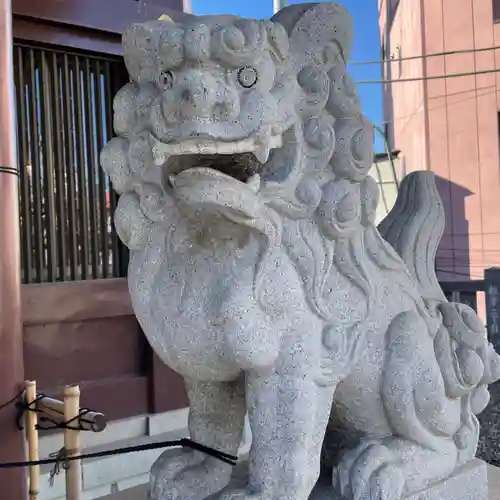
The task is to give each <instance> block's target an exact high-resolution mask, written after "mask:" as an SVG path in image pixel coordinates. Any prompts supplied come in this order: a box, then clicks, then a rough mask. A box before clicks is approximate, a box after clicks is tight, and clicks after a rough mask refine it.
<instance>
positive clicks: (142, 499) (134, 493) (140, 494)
mask: <svg viewBox="0 0 500 500" xmlns="http://www.w3.org/2000/svg"><path fill="white" fill-rule="evenodd" d="M98 500H147V489H146V486H137V487H136V488H130V489H129V490H125V491H120V492H118V493H114V494H113V495H106V496H105V497H101V498H99V499H98Z"/></svg>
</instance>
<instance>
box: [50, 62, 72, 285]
mask: <svg viewBox="0 0 500 500" xmlns="http://www.w3.org/2000/svg"><path fill="white" fill-rule="evenodd" d="M51 56H52V57H51V63H52V64H51V66H52V68H51V71H52V85H53V87H52V88H53V93H54V95H53V102H52V107H53V115H54V129H53V135H54V138H55V141H54V142H55V144H54V149H55V155H56V161H55V164H54V176H55V181H56V213H57V221H58V232H57V254H58V268H59V279H60V280H61V281H66V280H67V279H68V274H69V272H68V271H69V269H68V265H67V263H68V258H67V241H68V230H67V216H66V201H65V200H66V182H65V175H64V147H65V144H66V141H65V140H64V139H65V134H64V128H63V126H62V125H63V110H62V102H61V87H62V82H61V80H62V74H61V69H60V64H59V58H58V54H57V53H56V52H52V54H51Z"/></svg>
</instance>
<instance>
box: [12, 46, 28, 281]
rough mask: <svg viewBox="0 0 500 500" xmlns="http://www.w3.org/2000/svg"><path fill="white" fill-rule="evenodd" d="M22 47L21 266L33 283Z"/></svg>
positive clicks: (18, 78) (18, 74) (18, 52)
mask: <svg viewBox="0 0 500 500" xmlns="http://www.w3.org/2000/svg"><path fill="white" fill-rule="evenodd" d="M23 52H24V51H23V49H22V48H21V47H17V48H16V49H15V52H14V60H15V63H16V64H15V73H14V76H15V86H16V105H17V134H18V158H19V176H20V190H19V195H20V212H21V214H20V215H21V217H20V218H21V220H22V223H21V229H22V233H21V267H22V270H23V276H22V280H23V283H31V282H32V280H33V261H32V260H33V259H32V252H33V244H32V238H31V230H32V227H33V222H32V214H31V209H32V208H31V189H30V172H29V167H28V164H29V161H30V160H29V148H28V123H27V120H26V113H27V111H26V83H25V70H24V66H25V61H24V53H23Z"/></svg>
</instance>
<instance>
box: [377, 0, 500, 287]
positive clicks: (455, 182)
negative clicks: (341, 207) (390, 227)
mask: <svg viewBox="0 0 500 500" xmlns="http://www.w3.org/2000/svg"><path fill="white" fill-rule="evenodd" d="M379 4H383V2H381V1H379ZM381 9H382V10H385V9H384V6H383V5H381ZM380 25H381V33H383V31H384V25H385V16H383V15H382V16H381V18H380ZM398 44H399V45H400V46H401V55H402V57H408V56H413V55H421V54H422V52H425V53H427V54H429V53H435V52H443V51H455V50H463V49H471V48H473V47H476V48H480V47H491V46H493V45H495V44H498V45H500V25H496V26H495V25H494V23H493V13H492V1H491V0H402V1H401V2H400V6H399V9H398V12H397V15H396V17H395V19H394V21H393V25H392V28H391V45H392V47H391V52H392V53H393V54H396V50H395V49H396V45H398ZM496 59H497V61H495V53H494V51H488V52H478V53H475V54H474V53H468V54H453V55H448V56H440V57H431V58H427V59H426V60H417V61H408V62H406V63H404V64H403V65H402V67H403V71H402V72H401V75H400V74H399V72H398V71H397V70H394V69H393V70H392V71H393V75H392V78H393V79H394V80H397V79H398V78H411V77H414V76H427V77H432V76H438V75H443V74H452V73H463V72H474V71H476V72H477V71H481V70H487V69H494V68H495V67H499V68H500V51H498V52H497V54H496ZM392 66H393V68H394V67H397V63H396V62H395V63H392ZM499 84H500V75H499V74H487V75H475V76H465V77H460V78H447V79H440V80H427V81H425V82H410V83H407V82H406V83H404V82H400V83H393V84H392V89H393V103H392V107H393V114H394V138H395V144H394V146H395V147H396V148H397V149H401V151H402V155H403V156H404V158H405V162H406V165H407V171H411V170H417V169H425V168H429V169H431V170H433V171H434V172H436V174H437V175H438V176H439V177H440V178H442V180H438V182H439V187H440V191H441V195H442V197H443V201H444V203H445V209H446V211H447V224H446V231H445V237H444V239H443V243H442V248H441V251H440V253H439V256H438V262H437V267H438V268H439V269H442V270H445V271H448V272H447V273H442V274H441V277H442V278H443V279H455V280H464V279H467V277H469V276H470V277H471V278H481V277H482V275H483V269H484V267H491V266H500V158H499V140H498V133H499V132H498V130H499V128H498V118H497V112H498V109H499V107H500V106H499V105H500V95H499V93H498V90H499V89H500V86H499ZM385 104H386V105H387V103H385Z"/></svg>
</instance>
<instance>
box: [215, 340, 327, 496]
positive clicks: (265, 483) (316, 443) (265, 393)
mask: <svg viewBox="0 0 500 500" xmlns="http://www.w3.org/2000/svg"><path fill="white" fill-rule="evenodd" d="M300 350H301V346H300V347H299V346H296V347H295V349H294V351H295V352H293V350H291V349H290V350H288V349H284V351H285V352H286V355H283V356H282V358H281V359H279V360H278V364H277V367H276V368H275V369H274V370H273V371H272V372H271V373H268V374H264V373H259V372H252V373H248V374H247V384H246V386H247V407H248V415H249V420H250V427H251V430H252V446H251V449H250V457H249V477H248V483H247V487H246V489H244V490H230V491H227V492H225V493H224V494H223V496H222V500H244V499H250V498H251V499H259V500H263V499H265V500H271V499H272V500H307V498H308V497H309V494H310V493H311V491H312V489H313V487H314V485H315V483H316V481H317V479H318V476H319V471H320V453H321V444H322V441H323V437H324V433H325V429H326V424H327V422H328V417H329V414H330V409H331V404H332V397H333V392H334V388H333V386H332V387H328V388H324V387H319V386H318V385H317V384H316V381H315V375H316V374H317V360H315V361H316V365H315V366H314V364H313V363H312V362H311V360H310V359H307V356H304V357H303V356H302V355H301V353H300Z"/></svg>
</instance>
